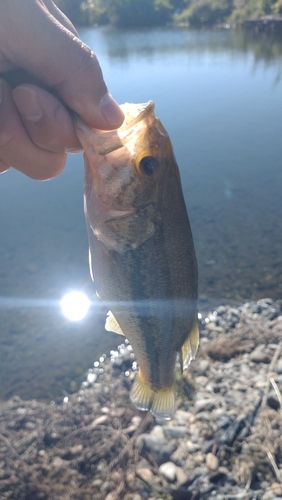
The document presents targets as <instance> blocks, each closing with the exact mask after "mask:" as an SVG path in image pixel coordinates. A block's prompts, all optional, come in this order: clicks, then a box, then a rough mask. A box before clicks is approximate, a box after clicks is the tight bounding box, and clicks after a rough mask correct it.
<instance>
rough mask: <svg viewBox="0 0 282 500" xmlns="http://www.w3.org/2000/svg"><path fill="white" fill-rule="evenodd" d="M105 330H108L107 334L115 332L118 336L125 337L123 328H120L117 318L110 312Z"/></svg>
mask: <svg viewBox="0 0 282 500" xmlns="http://www.w3.org/2000/svg"><path fill="white" fill-rule="evenodd" d="M105 330H107V332H115V333H117V334H118V335H124V333H123V331H122V329H121V327H120V326H119V324H118V322H117V320H116V318H115V317H114V315H113V313H112V312H111V311H108V314H107V318H106V323H105Z"/></svg>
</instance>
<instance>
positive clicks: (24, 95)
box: [13, 85, 42, 123]
mask: <svg viewBox="0 0 282 500" xmlns="http://www.w3.org/2000/svg"><path fill="white" fill-rule="evenodd" d="M13 98H14V101H15V103H16V106H17V108H18V110H19V112H20V115H21V116H22V117H23V118H24V119H25V120H27V121H30V122H34V123H36V122H38V121H39V120H40V118H41V116H42V109H41V107H40V104H39V101H38V97H37V95H36V92H35V91H34V90H33V89H30V88H29V87H24V86H23V85H21V86H19V87H17V88H16V89H14V90H13Z"/></svg>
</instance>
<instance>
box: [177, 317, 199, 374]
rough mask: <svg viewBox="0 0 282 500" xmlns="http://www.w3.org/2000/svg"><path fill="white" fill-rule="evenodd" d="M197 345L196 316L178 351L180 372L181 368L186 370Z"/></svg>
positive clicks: (194, 354)
mask: <svg viewBox="0 0 282 500" xmlns="http://www.w3.org/2000/svg"><path fill="white" fill-rule="evenodd" d="M198 345H199V325H198V318H197V317H196V318H195V320H194V322H193V325H192V328H191V331H190V332H189V335H188V337H187V339H186V340H185V342H184V344H183V346H182V347H181V351H180V366H181V373H182V372H183V370H186V369H187V368H188V366H189V364H190V361H191V360H192V359H195V357H196V353H197V349H198Z"/></svg>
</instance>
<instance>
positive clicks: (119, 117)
mask: <svg viewBox="0 0 282 500" xmlns="http://www.w3.org/2000/svg"><path fill="white" fill-rule="evenodd" d="M15 13H16V14H15ZM1 18H2V19H5V22H3V23H1V29H0V47H1V48H2V47H4V48H5V49H4V55H5V57H6V58H7V59H8V60H9V61H11V62H12V63H14V64H15V65H16V66H17V67H21V68H24V69H25V70H26V71H28V72H29V73H30V74H32V75H33V76H35V77H37V78H38V79H39V80H40V81H42V82H43V83H45V84H47V85H49V86H50V87H52V88H54V89H55V90H56V91H57V92H58V94H59V95H60V97H61V98H62V99H63V101H64V102H65V103H66V104H67V105H68V106H69V107H70V108H72V109H73V110H74V111H76V112H77V113H78V114H79V115H80V116H81V118H82V119H83V120H84V121H85V122H86V123H87V125H88V126H92V127H96V128H99V129H104V130H109V129H113V128H117V127H118V126H120V125H121V123H122V121H123V113H122V111H121V109H120V108H119V106H118V104H117V103H116V102H115V101H114V99H113V98H112V96H111V95H110V94H109V93H108V90H107V87H106V84H105V82H104V79H103V75H102V71H101V68H100V65H99V63H98V60H97V58H96V56H95V54H94V53H93V52H92V51H91V50H90V48H89V47H88V46H87V45H85V44H84V43H83V42H82V41H81V40H79V38H77V37H76V36H75V35H74V34H73V33H71V32H70V31H69V30H68V29H66V28H65V27H64V26H63V25H62V24H61V23H60V22H59V21H58V20H57V19H56V18H55V17H53V16H52V14H50V12H49V11H48V10H47V8H46V7H45V5H44V4H43V3H41V2H40V0H35V1H34V0H25V1H24V2H19V1H18V0H4V1H3V0H2V1H1V2H0V19H1ZM2 24H3V25H2Z"/></svg>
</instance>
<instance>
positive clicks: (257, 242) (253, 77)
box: [0, 28, 282, 398]
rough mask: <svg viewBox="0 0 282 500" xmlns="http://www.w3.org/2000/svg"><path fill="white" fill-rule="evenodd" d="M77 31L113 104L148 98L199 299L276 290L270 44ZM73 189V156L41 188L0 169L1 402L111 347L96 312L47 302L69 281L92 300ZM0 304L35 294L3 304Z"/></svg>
mask: <svg viewBox="0 0 282 500" xmlns="http://www.w3.org/2000/svg"><path fill="white" fill-rule="evenodd" d="M81 36H82V38H83V40H84V41H85V42H86V43H88V44H89V45H90V46H91V47H92V48H93V49H94V50H95V51H96V53H97V55H98V56H99V59H100V61H101V65H102V67H103V71H104V75H105V79H106V81H107V84H108V86H109V88H110V90H111V91H112V93H113V95H114V96H115V97H116V99H117V100H118V101H119V102H125V101H129V102H145V101H148V100H149V99H153V100H154V101H155V103H156V114H157V115H158V116H160V118H161V120H162V122H163V124H164V126H165V127H166V129H167V130H168V131H169V134H170V136H171V139H172V143H173V145H174V150H175V153H176V157H177V161H178V164H179V167H180V171H181V177H182V183H183V190H184V196H185V199H186V203H187V208H188V212H189V216H190V220H191V225H192V229H193V234H194V239H195V246H196V251H197V255H198V261H199V271H200V295H201V307H202V305H203V304H204V303H205V301H215V302H219V301H222V300H229V301H230V300H234V301H242V300H245V299H258V298H261V297H265V296H269V297H273V298H280V297H281V292H282V280H281V276H282V259H281V254H282V204H281V181H282V165H281V131H282V130H281V120H282V112H281V106H280V105H279V104H280V101H281V81H280V72H281V61H282V43H281V41H280V40H279V39H277V38H269V37H266V36H265V35H261V36H260V37H254V36H253V35H251V34H250V33H245V32H233V31H212V32H210V31H199V32H195V31H187V30H183V29H172V28H166V29H154V30H148V31H138V32H132V31H126V32H119V31H116V30H113V29H111V28H107V29H85V30H82V31H81ZM82 192H83V168H82V158H81V156H80V155H74V156H71V157H70V158H69V160H68V165H67V168H66V169H65V171H64V173H63V174H62V175H61V176H60V177H59V178H57V179H54V180H52V181H50V182H41V183H40V182H35V181H32V180H30V179H27V178H25V177H24V176H23V175H21V174H19V173H17V172H13V171H10V172H8V173H6V174H3V175H1V176H0V210H1V218H0V305H1V299H2V307H0V316H1V323H0V349H1V351H0V380H1V384H0V398H1V397H7V396H8V395H11V394H15V393H17V394H19V395H21V396H23V397H48V398H53V397H55V396H56V395H58V394H62V391H63V390H66V391H70V390H71V388H74V387H75V383H78V382H79V376H80V375H81V374H82V373H83V372H84V371H85V370H86V369H87V368H88V367H90V366H91V365H92V364H93V361H94V360H95V359H97V358H98V357H99V356H100V355H102V354H103V353H105V352H106V353H107V352H109V350H110V348H111V347H113V345H114V343H115V344H116V345H117V344H118V342H119V341H120V339H119V338H118V336H115V335H111V334H110V333H108V332H105V331H104V319H105V313H106V308H105V307H103V306H99V307H101V308H100V309H96V308H91V311H90V313H89V314H88V315H87V316H86V317H85V319H84V320H82V321H81V322H77V323H71V322H69V321H68V320H67V319H66V318H64V317H63V315H62V314H61V312H60V310H59V309H58V307H50V302H49V301H59V300H60V298H61V297H62V296H63V295H64V294H65V293H66V292H68V291H69V290H73V289H76V290H81V291H83V292H85V293H86V294H87V295H88V297H89V298H90V299H91V300H93V299H94V289H93V285H92V283H91V281H90V276H89V271H88V263H87V236H86V229H85V222H84V216H83V203H82ZM7 298H17V299H21V300H26V299H33V300H39V301H43V302H37V304H39V303H40V304H41V305H40V307H36V308H35V307H31V306H30V307H25V305H26V303H23V302H21V307H19V303H18V307H17V308H15V307H13V304H11V303H9V305H7V303H6V306H5V307H3V304H4V302H3V299H7ZM46 303H49V306H48V307H45V306H44V304H46ZM29 304H31V303H29ZM74 382H75V383H74Z"/></svg>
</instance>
